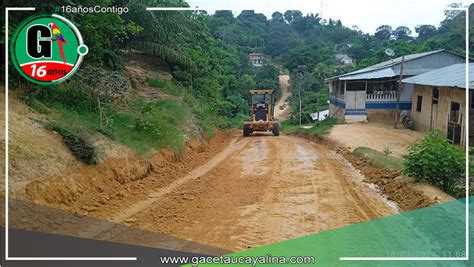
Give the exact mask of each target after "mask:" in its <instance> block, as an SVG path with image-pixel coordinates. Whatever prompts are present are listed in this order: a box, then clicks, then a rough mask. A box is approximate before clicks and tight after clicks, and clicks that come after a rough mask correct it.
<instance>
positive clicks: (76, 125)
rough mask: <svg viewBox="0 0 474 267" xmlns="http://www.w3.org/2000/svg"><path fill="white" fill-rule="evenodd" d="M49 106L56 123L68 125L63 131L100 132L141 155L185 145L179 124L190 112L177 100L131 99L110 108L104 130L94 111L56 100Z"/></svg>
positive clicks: (175, 149)
mask: <svg viewBox="0 0 474 267" xmlns="http://www.w3.org/2000/svg"><path fill="white" fill-rule="evenodd" d="M48 107H49V108H50V109H51V111H54V114H55V116H54V117H55V121H57V122H58V124H59V125H63V126H64V125H68V127H66V130H67V129H69V132H74V130H71V129H81V131H82V132H84V133H85V134H89V135H93V134H94V133H96V132H97V131H99V132H101V133H103V134H105V135H107V136H108V137H110V138H111V139H113V140H116V141H117V142H119V143H121V144H123V145H125V146H127V147H129V148H131V149H132V150H134V151H135V152H137V153H138V154H141V155H145V154H147V153H149V152H151V151H153V150H158V149H161V148H168V149H170V150H172V151H173V152H175V153H179V152H181V151H182V149H183V147H184V140H183V136H182V126H183V124H184V123H185V121H186V118H187V116H189V111H188V110H187V108H186V107H185V105H184V104H183V103H182V102H180V101H179V100H175V99H162V100H159V101H156V102H146V101H143V100H135V101H132V102H131V103H130V104H129V106H128V108H127V109H125V110H118V109H113V110H110V111H109V115H110V116H111V118H112V119H111V121H110V123H109V126H108V127H107V128H105V129H104V128H101V125H100V118H99V115H98V114H96V113H95V112H89V111H87V110H74V109H72V108H67V107H65V106H63V105H61V104H56V103H49V105H48ZM61 128H64V127H61ZM53 130H55V131H58V130H56V129H53ZM58 132H59V131H58ZM64 132H65V131H64ZM65 141H66V142H67V140H66V139H65Z"/></svg>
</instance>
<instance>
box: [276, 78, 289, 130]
mask: <svg viewBox="0 0 474 267" xmlns="http://www.w3.org/2000/svg"><path fill="white" fill-rule="evenodd" d="M278 78H279V81H280V89H281V96H280V99H279V100H278V102H277V103H276V105H275V112H274V115H275V118H277V119H278V120H280V121H284V120H286V119H287V118H288V115H289V114H290V112H291V108H290V103H288V101H287V100H288V97H290V96H291V92H290V90H289V89H288V86H289V84H288V83H289V80H290V76H289V75H280V76H278Z"/></svg>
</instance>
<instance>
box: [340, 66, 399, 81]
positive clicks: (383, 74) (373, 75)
mask: <svg viewBox="0 0 474 267" xmlns="http://www.w3.org/2000/svg"><path fill="white" fill-rule="evenodd" d="M396 75H397V74H396V73H395V72H394V71H393V69H392V68H386V69H381V70H374V71H371V72H367V73H360V74H354V75H350V76H343V77H339V80H341V81H344V80H362V79H380V78H387V77H394V76H396Z"/></svg>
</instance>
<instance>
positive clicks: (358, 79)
mask: <svg viewBox="0 0 474 267" xmlns="http://www.w3.org/2000/svg"><path fill="white" fill-rule="evenodd" d="M462 62H465V58H464V57H463V56H460V55H458V54H456V53H453V52H450V51H447V50H437V51H430V52H425V53H418V54H411V55H405V59H404V64H403V78H408V77H411V76H415V75H419V74H422V73H425V72H428V71H432V70H435V69H439V68H443V67H446V66H450V65H453V64H457V63H462ZM401 65H402V57H398V58H395V59H391V60H388V61H385V62H382V63H379V64H375V65H372V66H369V67H367V68H364V69H361V70H357V71H354V72H350V73H346V74H342V75H339V76H335V77H331V78H328V79H326V83H327V84H328V86H329V91H330V95H331V98H330V116H332V117H337V118H339V119H341V120H344V121H346V122H361V121H362V122H363V121H368V120H376V119H384V120H389V119H393V118H394V112H395V109H396V107H397V94H398V93H397V88H398V83H399V82H398V80H399V78H400V70H401ZM412 93H413V86H412V85H411V84H407V85H406V86H403V88H402V90H401V92H400V99H399V101H398V107H399V109H400V110H411V108H412Z"/></svg>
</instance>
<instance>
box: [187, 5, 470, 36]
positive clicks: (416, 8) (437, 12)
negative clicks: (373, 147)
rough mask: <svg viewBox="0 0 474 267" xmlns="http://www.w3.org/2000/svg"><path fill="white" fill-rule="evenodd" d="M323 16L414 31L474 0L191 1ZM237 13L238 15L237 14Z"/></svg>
mask: <svg viewBox="0 0 474 267" xmlns="http://www.w3.org/2000/svg"><path fill="white" fill-rule="evenodd" d="M321 1H323V12H322V14H323V18H324V19H329V18H332V19H340V20H341V21H342V23H343V24H344V25H345V26H348V27H351V26H353V25H357V26H358V27H359V28H360V29H361V30H362V31H364V32H369V33H374V31H375V29H376V28H377V27H378V26H380V25H382V24H388V25H390V26H392V27H394V28H395V27H397V26H400V25H404V26H408V27H410V29H412V30H413V32H414V28H415V26H416V25H418V24H432V25H435V26H437V27H438V26H439V23H440V22H441V21H442V20H443V18H444V10H445V7H447V5H448V4H450V3H452V2H463V3H464V4H466V5H467V4H469V3H471V2H472V0H187V2H188V3H189V4H190V6H192V7H196V6H198V7H200V8H203V9H205V10H207V11H208V12H209V13H214V11H215V10H222V9H227V10H232V11H234V13H235V14H237V15H238V14H239V13H240V12H241V11H242V10H244V9H253V10H255V11H256V12H258V13H263V14H265V15H266V16H267V17H271V14H272V13H273V12H275V11H280V12H282V13H283V12H284V11H286V10H288V9H298V10H301V11H302V12H303V14H307V13H320V14H321ZM235 14H234V15H235Z"/></svg>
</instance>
